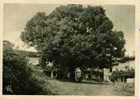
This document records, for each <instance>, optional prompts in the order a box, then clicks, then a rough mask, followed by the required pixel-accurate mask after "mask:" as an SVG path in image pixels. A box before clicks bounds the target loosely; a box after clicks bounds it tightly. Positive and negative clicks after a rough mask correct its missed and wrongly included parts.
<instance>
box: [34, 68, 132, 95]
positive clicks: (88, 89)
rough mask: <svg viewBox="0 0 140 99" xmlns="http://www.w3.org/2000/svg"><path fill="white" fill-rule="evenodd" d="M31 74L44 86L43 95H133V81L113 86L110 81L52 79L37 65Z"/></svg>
mask: <svg viewBox="0 0 140 99" xmlns="http://www.w3.org/2000/svg"><path fill="white" fill-rule="evenodd" d="M32 70H33V71H34V73H33V76H34V77H35V78H36V79H37V80H38V82H39V85H41V86H42V87H43V88H44V93H43V95H86V96H133V95H134V89H135V88H134V83H132V84H126V86H125V88H123V89H122V88H121V87H120V88H115V87H114V84H113V83H111V82H104V83H102V82H95V81H82V82H80V83H76V82H68V81H60V80H54V79H50V78H49V77H47V76H46V75H45V74H44V73H43V70H42V69H41V68H40V67H39V66H37V67H36V66H33V67H32Z"/></svg>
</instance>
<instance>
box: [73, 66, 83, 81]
mask: <svg viewBox="0 0 140 99" xmlns="http://www.w3.org/2000/svg"><path fill="white" fill-rule="evenodd" d="M81 77H82V71H81V69H80V68H79V67H77V68H76V69H75V81H81Z"/></svg>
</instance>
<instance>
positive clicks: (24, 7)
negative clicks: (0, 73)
mask: <svg viewBox="0 0 140 99" xmlns="http://www.w3.org/2000/svg"><path fill="white" fill-rule="evenodd" d="M58 6H60V5H56V4H5V5H4V33H3V39H4V40H9V41H11V42H12V43H13V44H15V46H18V48H19V49H22V50H29V51H35V49H34V48H32V47H28V46H26V44H25V43H23V42H22V41H21V39H20V34H21V32H22V31H23V30H24V28H25V25H26V23H27V21H28V20H30V19H31V18H32V17H33V16H34V15H35V14H36V13H37V12H45V13H46V15H49V13H51V12H52V11H53V10H54V9H55V8H56V7H58ZM91 6H93V5H91ZM103 8H104V9H105V10H106V15H107V16H108V17H109V18H110V20H111V21H112V22H113V24H114V30H117V31H119V30H121V31H123V32H124V37H125V40H126V44H125V48H126V52H127V54H128V55H130V56H132V55H134V50H135V8H134V6H131V5H103Z"/></svg>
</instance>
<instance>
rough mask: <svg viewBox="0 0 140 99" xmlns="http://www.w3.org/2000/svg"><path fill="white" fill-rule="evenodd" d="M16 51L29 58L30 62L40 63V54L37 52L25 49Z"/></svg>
mask: <svg viewBox="0 0 140 99" xmlns="http://www.w3.org/2000/svg"><path fill="white" fill-rule="evenodd" d="M16 53H18V54H19V55H22V56H25V57H27V58H28V60H29V63H31V64H33V65H37V64H39V57H40V56H39V54H38V53H37V52H31V51H24V50H16Z"/></svg>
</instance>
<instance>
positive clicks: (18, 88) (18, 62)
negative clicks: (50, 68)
mask: <svg viewBox="0 0 140 99" xmlns="http://www.w3.org/2000/svg"><path fill="white" fill-rule="evenodd" d="M32 75H33V71H32V69H31V68H30V67H29V64H28V60H27V59H26V58H25V57H23V56H22V55H20V54H17V53H16V52H15V50H14V49H13V45H12V44H11V43H10V42H8V41H4V42H3V94H41V92H42V91H43V90H42V87H41V86H40V85H39V83H38V82H37V81H36V79H35V78H34V77H33V76H32ZM7 86H11V91H8V90H7Z"/></svg>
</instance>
